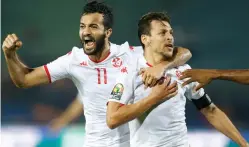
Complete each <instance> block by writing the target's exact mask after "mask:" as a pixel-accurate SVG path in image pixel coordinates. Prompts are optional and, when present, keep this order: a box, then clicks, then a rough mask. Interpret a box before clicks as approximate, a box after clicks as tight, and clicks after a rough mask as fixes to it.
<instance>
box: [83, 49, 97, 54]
mask: <svg viewBox="0 0 249 147" xmlns="http://www.w3.org/2000/svg"><path fill="white" fill-rule="evenodd" d="M84 53H85V54H86V55H95V54H96V52H95V49H91V50H90V51H87V50H84Z"/></svg>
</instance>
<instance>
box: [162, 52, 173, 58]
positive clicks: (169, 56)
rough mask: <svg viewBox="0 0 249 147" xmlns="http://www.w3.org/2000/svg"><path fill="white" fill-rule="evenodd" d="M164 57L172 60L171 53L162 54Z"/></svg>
mask: <svg viewBox="0 0 249 147" xmlns="http://www.w3.org/2000/svg"><path fill="white" fill-rule="evenodd" d="M164 56H165V57H166V58H172V57H173V52H172V53H164Z"/></svg>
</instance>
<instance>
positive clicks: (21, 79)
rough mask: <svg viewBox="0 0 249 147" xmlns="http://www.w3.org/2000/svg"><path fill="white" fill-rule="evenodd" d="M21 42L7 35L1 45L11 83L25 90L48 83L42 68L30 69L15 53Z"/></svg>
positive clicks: (14, 36) (15, 37) (12, 35)
mask: <svg viewBox="0 0 249 147" xmlns="http://www.w3.org/2000/svg"><path fill="white" fill-rule="evenodd" d="M21 46H22V42H21V41H20V40H19V39H18V37H17V36H16V35H15V34H11V35H8V36H7V37H6V38H5V40H4V42H3V45H2V49H3V52H4V55H5V59H6V63H7V66H8V70H9V74H10V77H11V79H12V81H13V82H14V83H15V85H16V86H17V87H21V88H26V87H32V86H35V85H39V84H45V83H49V79H48V77H47V74H46V71H45V69H44V68H43V67H38V68H34V69H31V68H29V67H27V66H25V65H24V63H22V62H21V61H20V60H19V58H18V55H17V53H16V51H17V50H18V49H19V48H21Z"/></svg>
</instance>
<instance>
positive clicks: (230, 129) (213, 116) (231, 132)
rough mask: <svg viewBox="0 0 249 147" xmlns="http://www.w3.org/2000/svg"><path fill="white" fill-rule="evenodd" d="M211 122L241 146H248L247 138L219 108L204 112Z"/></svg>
mask: <svg viewBox="0 0 249 147" xmlns="http://www.w3.org/2000/svg"><path fill="white" fill-rule="evenodd" d="M204 115H205V117H206V118H207V120H208V121H209V123H210V124H211V125H212V126H213V127H214V128H215V129H217V130H218V131H220V132H222V133H223V134H224V135H226V136H227V137H229V138H231V139H232V140H233V141H235V142H236V143H237V144H239V145H240V146H242V147H244V146H246V140H245V139H244V138H243V137H242V136H241V134H240V133H239V131H238V130H237V129H236V127H235V126H234V125H233V123H232V122H231V121H230V119H229V118H228V117H227V116H226V114H225V113H224V112H222V111H221V110H220V109H219V108H217V107H216V108H214V109H213V110H211V111H210V113H206V114H204Z"/></svg>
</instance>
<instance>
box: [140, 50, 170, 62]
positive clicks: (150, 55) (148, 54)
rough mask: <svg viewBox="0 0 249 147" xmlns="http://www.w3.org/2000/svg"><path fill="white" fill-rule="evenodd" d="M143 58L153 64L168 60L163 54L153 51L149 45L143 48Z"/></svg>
mask: <svg viewBox="0 0 249 147" xmlns="http://www.w3.org/2000/svg"><path fill="white" fill-rule="evenodd" d="M144 58H145V60H146V61H147V62H148V63H149V64H151V65H153V66H155V65H157V64H159V63H161V62H163V61H168V59H167V58H166V57H165V56H164V55H163V54H161V53H157V52H153V51H152V49H150V48H149V47H148V48H145V49H144Z"/></svg>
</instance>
